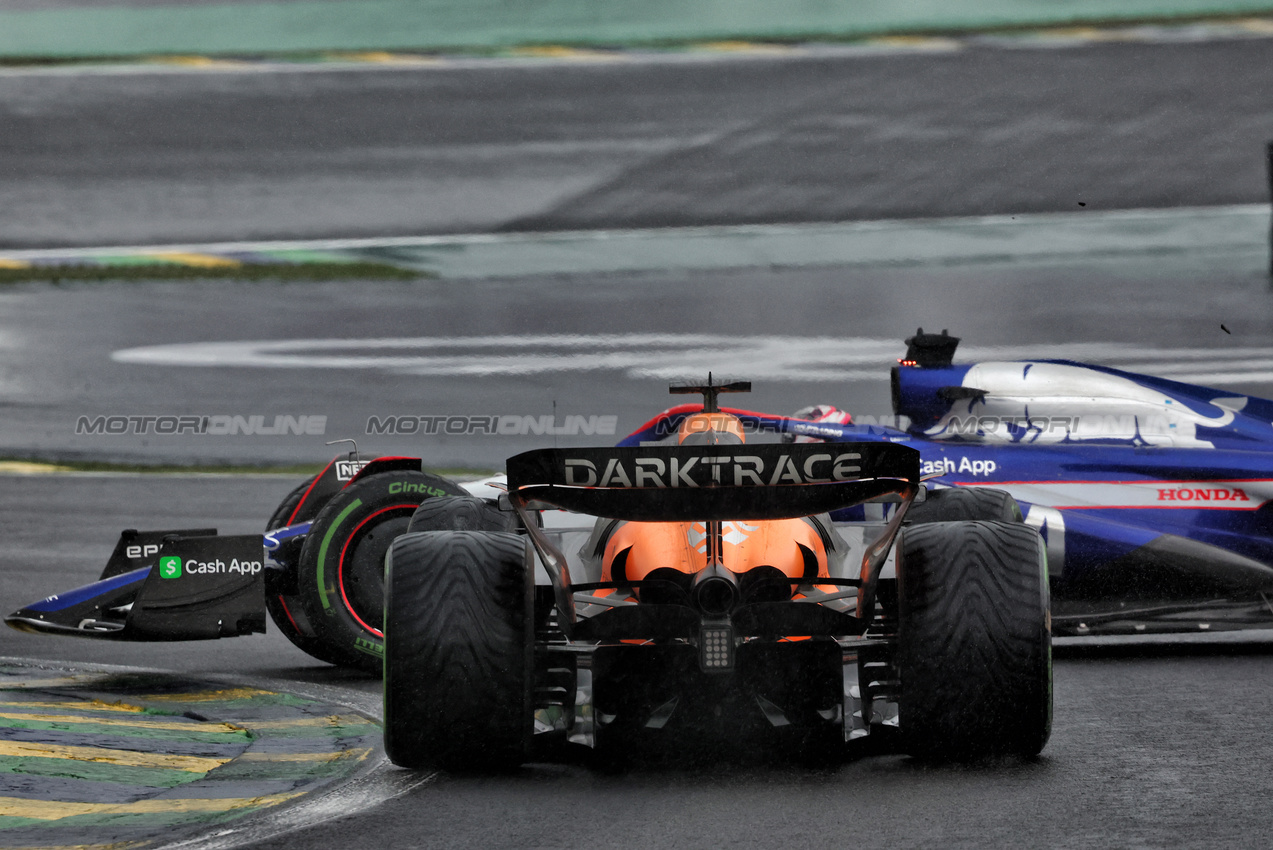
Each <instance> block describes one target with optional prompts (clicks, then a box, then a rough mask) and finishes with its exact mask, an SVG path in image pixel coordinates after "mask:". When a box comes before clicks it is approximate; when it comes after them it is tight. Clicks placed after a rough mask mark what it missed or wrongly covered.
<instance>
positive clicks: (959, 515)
mask: <svg viewBox="0 0 1273 850" xmlns="http://www.w3.org/2000/svg"><path fill="white" fill-rule="evenodd" d="M906 520H907V521H908V522H909V523H910V524H911V525H920V524H922V523H927V522H967V521H971V520H991V521H994V522H1021V521H1022V520H1021V507H1020V506H1019V505H1018V504H1017V500H1016V499H1014V498H1012V494H1010V493H1008V492H1007V491H1006V490H996V489H994V488H993V487H950V488H946V489H942V490H929V491H928V492H927V493H926V494H925V499H924V501H922V502H920V503H919V504H917V505H912V506H911V508H910V510H909V511H907V512H906Z"/></svg>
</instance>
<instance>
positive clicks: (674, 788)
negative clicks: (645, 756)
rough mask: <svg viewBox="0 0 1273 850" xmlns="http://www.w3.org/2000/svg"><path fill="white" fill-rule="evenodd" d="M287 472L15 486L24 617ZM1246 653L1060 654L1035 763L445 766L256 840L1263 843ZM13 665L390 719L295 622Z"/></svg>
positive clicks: (10, 496)
mask: <svg viewBox="0 0 1273 850" xmlns="http://www.w3.org/2000/svg"><path fill="white" fill-rule="evenodd" d="M289 481H290V480H289V479H287V478H277V477H264V476H262V477H251V478H237V479H231V478H221V477H204V478H190V477H120V476H68V477H30V478H17V477H0V512H2V513H3V515H4V516H5V518H6V543H5V546H4V548H3V550H2V551H0V574H3V575H4V576H5V583H4V594H3V604H4V605H5V606H7V607H6V611H7V610H9V609H11V608H13V607H16V605H17V604H20V603H21V602H26V601H31V600H32V599H34V598H36V597H38V596H42V595H44V594H45V593H47V592H49V591H51V590H54V589H58V590H61V589H67V588H69V587H70V586H72V585H75V584H78V583H81V582H83V581H87V580H90V579H92V578H95V577H96V573H97V571H98V570H99V569H100V565H101V562H102V561H104V559H105V557H106V554H107V553H108V552H109V550H110V548H111V545H112V543H113V538H114V533H115V531H116V529H117V528H119V527H122V526H127V525H155V526H161V525H164V524H166V523H178V524H180V523H183V522H185V521H187V520H188V519H190V518H194V517H197V518H199V519H200V520H201V521H206V522H208V523H209V524H211V525H215V526H217V527H219V528H220V529H221V530H222V532H224V533H247V532H250V531H252V530H254V529H256V528H257V527H258V525H259V519H258V517H259V516H260V515H262V514H264V513H268V511H269V510H271V509H272V507H273V504H274V502H275V500H276V499H278V498H281V496H282V495H283V494H284V493H285V492H286V491H287V489H288V487H289ZM69 505H73V506H74V508H73V509H71V508H68V506H69ZM1235 653H1236V654H1232V653H1231V652H1228V651H1225V650H1223V649H1220V650H1217V651H1215V652H1209V653H1205V654H1200V655H1199V654H1193V653H1190V652H1188V651H1186V649H1185V648H1178V649H1177V650H1174V651H1168V652H1166V653H1163V652H1158V653H1152V654H1150V655H1148V656H1147V657H1142V656H1140V655H1138V654H1135V653H1133V654H1126V653H1119V652H1116V651H1112V650H1110V649H1108V648H1107V649H1105V650H1103V651H1101V652H1097V653H1093V652H1092V651H1091V650H1088V651H1087V652H1086V653H1083V654H1078V653H1076V651H1075V650H1074V649H1070V650H1068V651H1067V652H1065V653H1064V654H1063V656H1062V658H1061V659H1060V660H1058V662H1057V664H1056V673H1055V689H1056V713H1055V717H1056V719H1055V724H1054V731H1053V734H1052V740H1051V742H1050V743H1049V745H1048V747H1047V749H1046V750H1045V751H1044V753H1043V756H1042V757H1041V758H1039V759H1038V760H1036V761H1033V762H1029V763H1015V762H1014V763H1004V764H991V765H982V766H977V767H923V766H919V765H916V764H913V763H911V762H910V761H909V760H907V759H904V758H900V757H877V758H868V759H864V760H861V761H857V762H852V763H849V764H846V765H845V766H843V767H839V768H832V769H828V770H811V769H808V768H802V767H795V766H789V765H783V764H766V763H763V762H762V763H757V762H756V761H755V760H754V759H753V760H752V761H751V762H747V761H743V762H740V763H737V764H730V765H712V766H706V767H705V766H702V765H697V766H689V767H684V766H672V767H658V768H655V767H647V768H640V769H637V770H635V771H633V772H632V773H629V774H624V775H619V776H612V775H606V774H604V773H598V772H596V771H592V770H589V769H587V768H586V767H583V766H580V765H555V766H554V765H535V766H530V767H527V768H525V769H524V770H522V771H520V772H518V773H517V774H515V775H512V776H503V777H496V778H486V779H474V778H462V777H447V776H442V777H438V778H436V779H434V780H433V781H432V782H429V783H427V784H425V785H423V786H421V787H419V788H416V789H415V790H413V791H411V792H410V793H408V794H406V795H405V796H402V797H399V798H397V799H394V800H391V801H390V802H388V803H385V804H383V805H381V806H380V807H378V808H375V809H372V810H369V811H353V812H350V813H349V814H348V816H347V817H344V818H340V819H337V820H334V821H330V822H327V823H324V824H322V825H321V826H317V827H314V828H311V829H307V830H302V831H300V832H297V833H291V834H289V835H287V836H286V837H280V838H276V839H272V840H258V838H257V837H256V836H254V835H253V833H252V831H251V828H250V826H249V827H247V831H246V832H245V833H243V834H241V835H239V836H237V838H238V839H241V840H245V841H247V842H248V845H247V846H253V847H266V848H275V847H277V848H306V850H309V848H313V850H319V848H330V847H333V846H340V847H349V848H358V849H359V850H361V848H367V850H380V848H416V847H419V848H436V847H456V848H522V847H553V848H581V850H583V848H596V847H606V848H608V847H642V848H644V847H650V848H717V847H738V848H772V847H774V846H778V845H783V846H799V847H841V846H845V845H846V844H849V845H853V846H862V847H869V848H876V847H878V848H886V847H934V848H947V847H969V848H973V847H986V846H996V847H1024V846H1033V847H1044V846H1052V847H1058V846H1083V847H1093V848H1118V847H1257V846H1264V845H1265V844H1267V842H1268V841H1269V840H1270V838H1273V814H1270V813H1269V809H1268V806H1267V804H1266V798H1267V789H1268V788H1269V787H1270V784H1271V783H1273V741H1271V740H1270V736H1269V734H1268V722H1269V721H1268V689H1269V681H1270V678H1271V677H1273V644H1265V645H1263V646H1257V647H1246V648H1244V649H1239V650H1236V651H1235ZM0 655H3V656H15V655H23V656H29V657H33V658H37V659H46V660H75V661H80V662H87V661H92V662H97V663H114V664H130V665H143V666H151V667H160V668H167V669H171V670H184V671H199V672H200V673H210V674H227V673H233V672H238V673H241V674H242V675H243V676H245V677H250V678H251V679H252V680H254V681H268V682H271V683H272V684H273V686H274V687H279V688H283V689H287V688H289V687H290V688H293V689H296V690H298V691H299V692H301V693H306V694H310V693H317V694H320V695H321V694H326V695H328V696H329V697H330V696H332V695H336V696H339V695H340V694H341V693H344V694H345V696H344V697H343V699H344V700H346V701H347V702H351V703H353V704H355V705H363V706H365V707H366V708H369V709H372V710H374V706H375V694H376V691H377V689H378V683H377V682H375V681H374V680H371V679H368V678H366V677H364V676H358V675H347V674H342V673H340V672H338V671H336V670H334V669H332V668H327V667H325V666H324V665H321V664H318V663H317V662H313V661H310V660H309V659H308V658H307V657H306V656H304V655H302V654H301V653H299V652H297V651H296V650H294V649H293V648H292V647H291V646H290V644H288V643H287V642H286V640H284V639H283V638H282V637H280V636H279V635H278V634H277V633H275V632H271V633H270V634H268V635H265V636H253V637H250V638H238V639H233V640H226V641H218V642H215V643H204V644H167V645H144V644H137V645H129V644H114V643H106V642H90V641H78V640H75V639H71V638H65V639H53V638H43V639H42V638H39V637H35V636H32V635H25V634H20V633H18V632H13V631H10V630H8V629H5V630H3V631H0ZM394 772H397V771H394ZM236 826H238V827H242V826H243V825H242V824H236ZM86 839H87V836H86ZM208 846H211V847H220V846H227V844H225V843H223V844H217V843H212V844H210V845H208Z"/></svg>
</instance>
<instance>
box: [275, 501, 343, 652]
mask: <svg viewBox="0 0 1273 850" xmlns="http://www.w3.org/2000/svg"><path fill="white" fill-rule="evenodd" d="M313 485H314V478H307V479H306V480H304V481H302V482H301V483H300V484H299V485H297V487H296V489H294V490H293V491H292V492H290V493H288V494H287V496H286V498H284V499H283V501H282V502H280V503H279V506H278V507H277V508H275V509H274V513H273V514H271V515H270V519H269V521H268V522H267V523H266V524H265V530H266V531H270V530H272V529H275V528H281V527H283V526H285V525H287V524H288V521H289V520H290V519H291V517H292V514H293V513H294V512H295V511H296V507H297V505H299V504H300V503H301V499H302V498H304V497H305V494H306V493H308V492H309V488H310V487H312V486H313ZM301 544H302V541H299V540H298V541H289V542H288V543H284V544H283V548H281V549H280V550H279V551H278V552H276V553H275V557H276V558H278V559H279V560H280V561H282V562H284V563H289V564H290V565H291V566H290V569H289V570H288V571H287V572H282V571H280V570H266V571H265V610H267V611H269V612H270V618H271V619H272V620H274V625H275V626H277V627H278V630H279V631H280V632H282V633H283V635H284V636H285V637H286V638H287V639H288V640H290V641H291V642H292V643H293V644H294V645H295V646H296V647H297V648H298V649H299V650H301V652H304V653H306V654H307V655H310V656H311V657H313V658H317V659H318V660H319V661H325V662H326V663H328V664H336V663H339V661H338V658H337V657H336V655H335V654H334V653H332V652H330V651H329V650H328V649H327V648H326V647H325V646H324V645H323V642H322V641H320V640H319V639H318V636H317V635H315V634H314V630H313V628H312V627H311V626H310V624H309V619H308V618H307V617H306V616H305V612H304V609H303V608H302V607H301V600H300V598H299V597H298V596H296V569H297V566H296V562H297V560H298V559H299V558H300V553H301Z"/></svg>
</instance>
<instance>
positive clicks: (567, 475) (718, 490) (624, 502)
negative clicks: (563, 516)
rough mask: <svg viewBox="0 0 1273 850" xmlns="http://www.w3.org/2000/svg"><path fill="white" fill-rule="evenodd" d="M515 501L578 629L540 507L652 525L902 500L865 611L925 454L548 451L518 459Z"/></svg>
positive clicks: (567, 618) (875, 560) (849, 447)
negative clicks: (534, 511)
mask: <svg viewBox="0 0 1273 850" xmlns="http://www.w3.org/2000/svg"><path fill="white" fill-rule="evenodd" d="M507 469H508V498H509V502H510V503H511V504H512V506H513V509H514V510H516V511H517V514H518V516H519V517H520V518H521V520H522V524H523V525H524V526H525V527H526V531H527V534H528V535H529V536H530V538H531V542H532V543H533V544H534V546H535V550H536V551H537V552H538V553H539V557H540V560H541V561H542V562H543V564H544V567H545V569H546V570H547V572H548V575H549V578H550V579H551V581H552V584H553V591H554V595H555V597H556V603H557V608H558V611H559V612H560V614H561V617H560V619H559V622H560V624H561V626H562V627H563V628H564V629H565V630H566V633H567V634H570V633H571V631H572V629H573V626H574V623H575V609H574V598H573V596H572V594H571V591H570V585H571V582H570V570H569V567H568V566H567V563H566V558H565V556H564V555H563V554H562V553H561V552H560V551H558V549H557V548H556V547H555V546H554V545H553V544H552V542H551V541H550V540H549V539H548V538H547V536H545V535H544V533H543V532H542V531H540V529H539V524H538V523H537V522H535V521H534V520H533V519H532V518H531V517H530V515H529V513H528V511H529V509H530V508H531V506H532V503H547V504H549V505H554V506H556V507H559V508H564V509H566V510H569V511H575V512H578V513H584V514H590V515H592V516H598V517H608V518H611V519H626V520H636V521H647V522H675V521H678V520H679V521H714V520H757V519H788V518H791V517H799V516H811V515H813V514H819V513H824V512H830V511H833V510H837V509H839V508H846V507H850V506H852V505H857V504H861V503H862V502H867V501H870V500H872V499H877V498H880V497H882V496H889V495H896V496H900V497H901V499H902V504H901V506H900V507H899V509H898V510H897V512H896V513H895V514H894V515H893V519H892V520H891V521H890V522H889V524H888V527H887V528H886V529H885V532H884V533H883V534H882V535H881V536H880V538H879V539H878V540H876V541H875V542H874V543H873V544H871V545H870V546H869V547H867V552H866V554H865V555H864V556H863V560H862V582H863V583H862V593H861V594H860V596H859V600H858V601H859V607H860V608H862V609H864V610H868V611H869V610H873V606H874V592H875V583H876V580H877V579H878V577H879V571H880V568H881V567H882V566H883V563H884V560H885V557H886V555H887V554H888V550H889V548H890V547H891V546H892V541H893V538H894V536H895V535H896V534H897V529H898V527H899V526H900V525H901V522H902V519H903V517H904V516H905V515H906V509H907V508H908V507H909V505H910V502H911V500H912V499H913V498H914V497H915V494H916V493H917V492H918V490H919V452H918V451H917V450H916V449H913V448H910V447H909V446H903V445H899V444H896V443H833V444H817V443H810V444H797V445H782V444H763V445H751V446H738V445H730V446H722V445H718V446H640V447H615V448H600V449H540V450H537V451H531V452H524V453H522V454H519V455H516V456H514V457H511V458H509V459H508V467H507Z"/></svg>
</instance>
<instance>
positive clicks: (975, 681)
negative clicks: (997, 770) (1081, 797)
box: [896, 522, 1052, 760]
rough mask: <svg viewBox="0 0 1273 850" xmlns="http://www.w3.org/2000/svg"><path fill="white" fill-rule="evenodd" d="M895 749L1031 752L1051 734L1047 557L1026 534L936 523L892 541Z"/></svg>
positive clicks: (939, 755) (927, 754) (996, 526)
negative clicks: (897, 687)
mask: <svg viewBox="0 0 1273 850" xmlns="http://www.w3.org/2000/svg"><path fill="white" fill-rule="evenodd" d="M897 546H898V549H897V551H898V557H897V575H898V593H899V624H898V643H897V655H896V663H897V668H898V673H899V677H900V679H901V697H900V700H899V704H898V708H899V715H900V716H899V721H900V725H901V733H902V741H903V748H904V750H905V751H906V752H908V753H910V754H911V755H913V756H916V757H919V758H924V759H934V760H970V759H977V758H982V757H986V756H995V755H1014V756H1023V757H1028V756H1033V755H1036V754H1038V753H1039V751H1040V750H1042V749H1043V746H1044V744H1046V743H1047V740H1048V735H1049V734H1050V733H1051V729H1052V648H1051V647H1052V644H1051V635H1050V634H1049V616H1048V576H1047V559H1046V556H1045V550H1044V546H1043V541H1042V539H1041V538H1040V537H1039V535H1038V533H1037V532H1036V531H1035V530H1034V529H1033V528H1031V527H1030V526H1027V525H1024V524H1021V523H1005V522H945V523H933V524H930V525H922V526H918V527H911V528H905V529H903V530H902V532H901V535H900V539H899V541H898V544H897Z"/></svg>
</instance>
